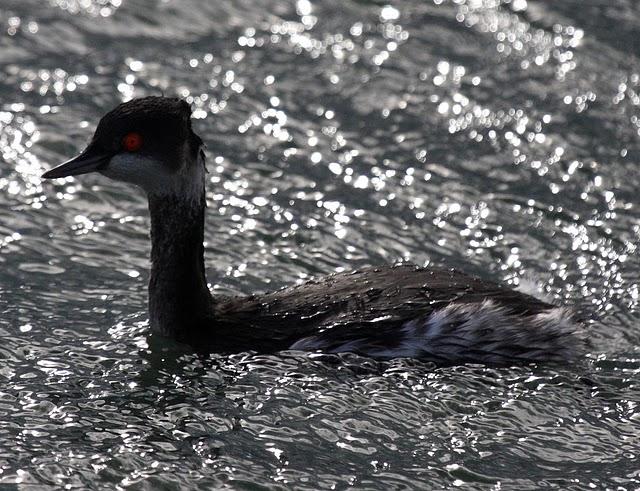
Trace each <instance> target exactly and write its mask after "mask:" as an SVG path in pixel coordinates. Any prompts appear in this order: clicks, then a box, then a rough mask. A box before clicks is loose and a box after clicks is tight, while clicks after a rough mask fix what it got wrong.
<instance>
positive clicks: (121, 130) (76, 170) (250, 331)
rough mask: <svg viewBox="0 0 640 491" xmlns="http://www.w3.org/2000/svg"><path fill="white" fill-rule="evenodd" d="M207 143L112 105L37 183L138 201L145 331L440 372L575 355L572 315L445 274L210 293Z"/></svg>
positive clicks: (157, 110)
mask: <svg viewBox="0 0 640 491" xmlns="http://www.w3.org/2000/svg"><path fill="white" fill-rule="evenodd" d="M205 161H206V155H205V145H204V142H203V140H202V138H200V137H199V136H198V135H197V134H196V133H195V131H194V129H193V127H192V119H191V107H190V105H189V104H188V103H187V102H186V101H185V100H183V99H180V98H171V97H164V96H148V97H143V98H136V99H132V100H130V101H128V102H123V103H121V104H119V105H117V106H116V107H115V108H114V109H112V110H111V111H109V112H107V113H106V114H105V115H104V116H103V117H102V118H101V119H100V121H99V123H98V125H97V127H96V130H95V132H94V135H93V138H92V139H91V140H90V142H89V144H88V145H87V147H86V149H85V150H84V151H82V152H81V153H80V154H79V155H77V156H76V157H74V158H72V159H70V160H68V161H66V162H64V163H63V164H61V165H59V166H57V167H55V168H53V169H51V170H49V171H47V172H45V173H44V174H43V175H42V177H43V178H46V179H55V178H63V177H66V176H78V175H81V174H86V173H90V172H97V173H100V174H102V175H104V176H106V177H108V178H111V179H115V180H118V181H123V182H126V183H131V184H134V185H136V186H138V187H139V188H142V190H143V191H144V192H145V193H146V196H147V199H148V206H149V214H150V225H151V227H150V228H151V231H150V237H151V253H150V262H151V272H150V278H149V286H148V298H149V301H148V311H149V325H150V330H151V334H152V335H159V336H160V338H161V339H162V338H170V339H172V340H174V341H177V342H179V343H184V344H186V345H188V346H190V347H191V349H193V350H194V351H196V352H205V353H237V352H257V353H277V352H281V351H286V350H300V351H311V352H322V353H343V352H351V353H355V354H357V355H361V356H365V357H371V358H376V359H391V358H402V357H406V358H417V359H424V360H428V361H433V362H435V363H441V364H465V363H480V364H496V365H513V364H527V363H538V362H552V363H554V362H555V363H567V362H571V361H575V360H576V359H577V358H579V357H580V356H581V354H582V353H583V351H584V348H585V334H584V322H583V320H581V319H578V318H577V317H576V314H575V313H574V311H573V310H572V309H571V308H569V307H565V306H557V305H553V304H552V303H549V302H547V301H544V300H541V299H538V298H536V297H534V296H530V295H528V294H525V293H522V292H520V291H517V290H514V289H512V288H510V287H509V286H507V285H505V284H501V283H498V282H494V281H489V280H485V279H482V278H480V277H477V276H473V275H469V274H466V273H464V272H462V271H459V270H457V269H452V268H446V267H426V266H416V265H411V264H406V263H402V264H395V265H383V266H378V267H375V266H372V267H365V268H362V269H359V270H355V271H347V272H341V273H334V274H331V275H328V276H325V277H321V278H318V279H313V280H310V281H308V282H306V283H302V284H299V285H295V286H290V287H285V288H282V289H280V290H277V291H273V292H269V293H261V294H252V295H247V296H226V295H219V294H216V295H214V294H212V293H211V292H210V290H209V287H208V284H207V279H206V275H205V263H204V245H203V241H204V218H205V209H206V194H205V181H206V167H205V164H206V162H205Z"/></svg>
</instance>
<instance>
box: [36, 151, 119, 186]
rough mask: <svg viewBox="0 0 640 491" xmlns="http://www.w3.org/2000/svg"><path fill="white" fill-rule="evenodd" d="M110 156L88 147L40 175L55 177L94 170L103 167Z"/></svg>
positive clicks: (48, 177)
mask: <svg viewBox="0 0 640 491" xmlns="http://www.w3.org/2000/svg"><path fill="white" fill-rule="evenodd" d="M111 157H112V156H111V155H109V154H106V153H100V152H97V151H96V150H94V149H92V148H91V147H89V148H87V149H86V150H85V151H84V152H82V153H81V154H80V155H78V156H76V157H73V158H72V159H70V160H67V161H66V162H65V163H64V164H60V165H59V166H58V167H54V168H53V169H51V170H49V171H47V172H45V173H44V174H42V177H43V178H44V179H56V178H58V177H67V176H78V175H80V174H87V173H89V172H95V171H97V170H100V169H101V168H103V167H105V166H106V165H107V164H108V163H109V160H111Z"/></svg>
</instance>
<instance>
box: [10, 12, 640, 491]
mask: <svg viewBox="0 0 640 491" xmlns="http://www.w3.org/2000/svg"><path fill="white" fill-rule="evenodd" d="M638 19H640V7H638V4H637V3H636V2H634V1H632V0H617V1H615V2H612V1H610V0H563V1H562V2H554V1H551V0H547V1H535V0H529V1H526V0H511V2H508V1H503V2H501V1H499V0H466V1H465V0H457V1H447V0H438V1H427V0H404V1H402V2H395V3H392V4H387V3H385V2H378V1H365V0H360V1H355V0H350V1H342V0H341V1H337V0H336V1H329V0H327V1H313V2H309V1H307V0H298V1H297V2H285V1H283V0H278V1H261V2H253V1H248V0H237V1H226V2H222V1H220V2H197V1H193V0H192V1H188V0H187V1H181V2H171V1H151V0H146V1H140V2H129V1H126V0H124V1H120V0H98V1H96V0H86V1H79V0H50V1H49V2H40V1H35V0H27V1H25V0H19V1H18V0H5V1H4V2H3V5H2V8H1V9H0V31H1V32H2V35H1V37H0V74H1V76H0V95H1V97H0V101H1V102H0V151H1V152H2V159H1V162H0V164H1V165H0V312H1V313H2V316H1V320H0V335H1V336H2V347H0V358H1V359H2V361H1V363H0V379H1V380H2V384H1V385H0V421H1V424H0V484H2V486H6V487H7V488H8V489H12V488H13V487H14V486H15V487H16V488H18V489H43V488H47V487H51V488H56V489H60V488H62V487H63V486H64V487H67V488H71V489H73V488H81V489H86V488H96V489H97V488H128V487H131V488H133V489H177V488H180V487H182V488H184V489H197V488H200V489H211V488H215V487H225V486H228V487H232V488H236V489H258V488H274V487H275V488H278V487H280V488H296V489H317V488H332V487H333V488H337V489H344V488H347V487H349V486H355V487H358V488H371V489H373V488H377V489H385V490H387V489H409V488H428V489H436V488H443V487H454V486H462V487H465V488H468V489H500V488H502V489H535V488H541V487H552V488H561V489H588V488H596V489H605V488H610V489H629V490H630V489H636V488H638V487H639V486H640V467H639V466H638V454H639V453H640V437H638V434H639V433H638V432H639V430H640V408H639V406H638V401H640V388H639V386H638V374H639V372H640V349H639V346H640V331H639V330H638V314H639V311H638V293H639V291H638V274H639V272H640V262H639V260H638V251H637V248H638V245H639V242H640V213H639V211H640V208H639V206H640V203H639V202H638V199H637V190H638V188H639V186H640V177H639V176H640V174H639V173H638V170H637V163H638V160H639V157H640V138H639V131H640V60H639V56H640V46H639V45H638V39H640V37H639V34H640V32H639V31H640V20H638ZM159 93H165V94H167V95H174V94H179V95H181V96H183V97H186V98H188V100H190V101H191V102H192V104H193V107H194V109H195V113H194V116H195V118H197V120H196V121H195V123H194V124H195V127H196V130H197V131H198V133H199V134H200V135H202V136H203V138H204V140H205V141H206V143H207V145H208V148H209V150H208V154H209V171H210V174H209V175H208V178H209V182H208V184H207V189H208V195H207V198H208V204H209V208H208V217H207V231H206V249H207V259H206V264H207V268H208V271H209V277H210V280H211V282H212V286H213V288H215V289H216V290H217V291H220V292H224V293H249V292H253V291H261V290H262V291H263V290H267V289H274V288H277V287H280V286H282V285H285V284H289V283H293V282H296V281H303V280H304V279H306V278H309V277H311V276H314V275H320V274H326V273H330V272H332V271H338V270H341V269H343V268H345V269H348V268H356V267H359V266H363V265H367V264H380V263H385V262H395V261H398V260H407V261H412V262H414V263H418V264H440V263H445V264H448V265H451V266H456V267H460V268H463V269H465V270H467V271H470V272H474V273H479V274H481V275H482V276H484V277H486V278H491V279H499V280H504V281H508V282H511V283H518V282H520V281H521V280H522V279H528V280H532V281H533V282H534V283H537V284H539V285H540V288H541V291H542V292H543V293H544V294H546V295H547V296H549V297H551V298H553V299H555V301H556V302H558V303H562V304H572V305H575V306H576V307H577V309H578V310H579V311H581V312H583V313H585V314H586V316H587V317H588V318H589V319H590V322H589V325H588V331H589V336H590V339H591V341H592V348H591V352H590V353H589V354H588V355H587V356H586V357H585V359H584V360H583V361H581V362H580V363H577V364H575V365H572V366H563V367H557V366H539V367H536V366H527V367H513V368H501V369H496V368H487V367H482V366H461V367H449V368H442V367H435V366H433V365H431V364H428V363H422V362H419V361H415V360H395V361H390V362H378V361H373V360H370V359H366V358H360V357H356V356H353V355H342V356H329V355H309V354H300V353H283V354H278V355H271V356H256V355H253V354H251V353H240V354H236V355H233V356H216V355H213V356H211V358H209V359H199V358H197V357H196V356H194V355H193V354H191V353H189V352H188V351H185V350H182V351H181V350H180V348H179V347H176V346H166V345H165V346H161V345H156V344H154V343H151V344H152V345H151V346H149V343H150V340H149V339H148V338H147V337H146V334H147V330H148V329H147V328H148V325H147V316H146V313H145V309H146V282H147V278H148V273H147V255H148V251H149V244H148V238H147V231H148V217H147V211H146V202H145V199H144V197H143V196H142V195H141V194H140V193H139V192H137V191H136V190H134V189H131V188H129V187H127V186H126V185H122V184H119V183H115V182H111V181H107V180H106V179H104V178H102V177H100V176H82V177H80V178H77V179H73V178H68V179H67V180H66V181H57V182H55V183H50V182H46V183H43V182H41V180H40V178H39V176H40V174H41V173H42V172H43V171H44V170H46V169H48V168H50V167H52V166H54V165H56V164H58V163H59V162H61V161H62V160H64V159H66V158H68V157H69V156H71V155H73V154H74V153H76V152H77V151H78V150H80V149H81V148H82V147H83V145H84V144H85V143H86V142H87V140H88V138H89V137H90V135H91V133H92V130H93V128H94V126H95V124H96V123H97V121H98V119H99V117H100V116H101V115H102V114H103V113H104V112H105V111H106V110H108V109H110V108H111V107H113V106H114V105H115V104H116V103H118V102H120V101H121V100H123V99H126V98H130V97H132V96H140V95H147V94H159Z"/></svg>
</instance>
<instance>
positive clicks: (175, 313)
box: [149, 187, 213, 340]
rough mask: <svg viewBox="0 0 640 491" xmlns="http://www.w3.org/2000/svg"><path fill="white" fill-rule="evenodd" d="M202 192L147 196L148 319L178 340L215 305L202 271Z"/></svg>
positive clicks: (191, 334) (188, 334)
mask: <svg viewBox="0 0 640 491" xmlns="http://www.w3.org/2000/svg"><path fill="white" fill-rule="evenodd" d="M199 194H200V196H189V197H186V196H175V195H164V196H157V195H151V194H150V195H149V211H150V214H151V278H150V281H149V318H150V323H151V327H152V329H153V330H155V331H156V332H160V333H161V334H163V335H165V336H170V337H173V338H176V339H179V340H186V339H188V338H190V337H194V336H197V335H198V334H199V333H197V332H194V331H195V330H197V329H200V326H202V325H203V322H202V321H203V319H204V318H205V317H206V316H207V314H208V313H209V312H210V311H211V309H212V304H213V300H212V297H211V294H210V292H209V289H208V287H207V280H206V277H205V270H204V246H203V240H204V211H205V206H206V201H205V196H204V187H203V189H202V192H201V193H199Z"/></svg>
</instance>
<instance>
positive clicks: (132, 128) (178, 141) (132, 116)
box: [42, 97, 204, 196]
mask: <svg viewBox="0 0 640 491" xmlns="http://www.w3.org/2000/svg"><path fill="white" fill-rule="evenodd" d="M202 146H203V144H202V140H201V139H200V137H199V136H198V135H196V134H195V133H194V132H193V130H192V128H191V109H190V107H189V104H187V103H186V102H185V101H183V100H181V99H174V98H168V97H144V98H141V99H133V100H131V101H129V102H124V103H122V104H120V105H119V106H117V107H116V108H115V109H113V110H111V111H110V112H108V113H107V114H105V115H104V116H103V117H102V119H101V120H100V122H99V123H98V127H97V128H96V131H95V133H94V135H93V138H92V139H91V142H90V143H89V145H88V146H87V148H86V149H85V150H84V151H83V152H82V153H81V154H80V155H78V156H76V157H74V158H72V159H71V160H68V161H67V162H65V163H63V164H61V165H59V166H58V167H55V168H53V169H51V170H49V171H48V172H45V173H44V174H43V175H42V177H43V178H47V179H52V178H59V177H66V176H76V175H80V174H87V173H89V172H99V173H101V174H103V175H105V176H107V177H110V178H112V179H116V180H119V181H125V182H130V183H133V184H136V185H138V186H140V187H141V188H143V189H144V190H145V191H146V192H147V193H148V194H150V195H151V194H153V195H161V196H162V195H180V194H193V193H201V192H202V189H203V183H204V156H203V153H202Z"/></svg>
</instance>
